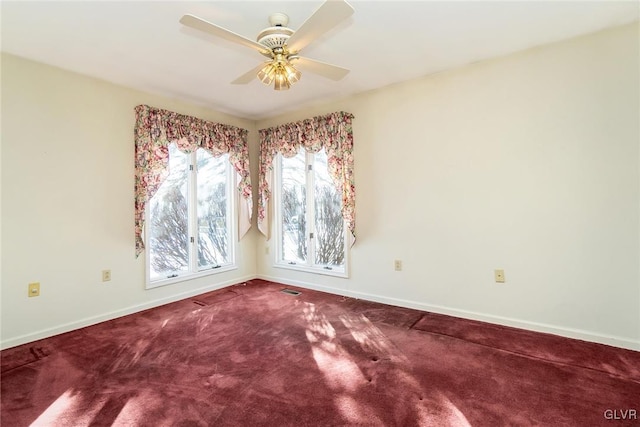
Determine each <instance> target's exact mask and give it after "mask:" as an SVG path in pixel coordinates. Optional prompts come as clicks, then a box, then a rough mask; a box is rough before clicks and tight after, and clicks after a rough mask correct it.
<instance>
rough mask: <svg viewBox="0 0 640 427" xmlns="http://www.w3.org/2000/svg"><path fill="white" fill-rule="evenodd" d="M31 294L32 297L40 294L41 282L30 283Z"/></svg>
mask: <svg viewBox="0 0 640 427" xmlns="http://www.w3.org/2000/svg"><path fill="white" fill-rule="evenodd" d="M29 296H30V297H39V296H40V282H33V283H29Z"/></svg>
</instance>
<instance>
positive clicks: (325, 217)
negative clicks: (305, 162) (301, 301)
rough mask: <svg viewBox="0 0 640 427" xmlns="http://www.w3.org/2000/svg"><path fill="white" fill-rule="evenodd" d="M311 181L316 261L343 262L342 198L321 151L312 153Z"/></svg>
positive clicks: (326, 262) (319, 262)
mask: <svg viewBox="0 0 640 427" xmlns="http://www.w3.org/2000/svg"><path fill="white" fill-rule="evenodd" d="M313 174H314V183H315V200H314V202H315V207H314V208H315V216H316V218H315V245H316V259H315V263H316V264H321V265H334V266H338V265H343V264H344V230H343V228H344V221H343V219H342V198H341V197H340V194H339V193H338V191H337V190H336V187H335V185H334V184H333V180H332V179H331V177H330V176H329V172H328V170H327V155H326V153H325V152H324V150H322V151H320V152H318V153H316V154H315V157H314V164H313Z"/></svg>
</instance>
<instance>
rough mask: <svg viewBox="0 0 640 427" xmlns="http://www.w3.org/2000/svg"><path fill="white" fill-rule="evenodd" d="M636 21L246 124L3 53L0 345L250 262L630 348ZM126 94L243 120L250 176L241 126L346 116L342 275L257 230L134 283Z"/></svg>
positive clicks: (326, 285)
mask: <svg viewBox="0 0 640 427" xmlns="http://www.w3.org/2000/svg"><path fill="white" fill-rule="evenodd" d="M637 35H638V27H637V25H634V26H627V27H623V28H618V29H614V30H610V31H605V32H602V33H599V34H595V35H591V36H587V37H582V38H578V39H575V40H570V41H567V42H562V43H558V44H554V45H551V46H548V47H543V48H539V49H534V50H531V51H527V52H523V53H519V54H516V55H511V56H509V57H505V58H502V59H496V60H491V61H486V62H483V63H478V64H474V65H472V66H468V67H465V68H462V69H459V70H455V71H452V72H447V73H441V74H438V75H435V76H430V77H425V78H423V79H419V80H415V81H411V82H406V83H403V84H398V85H394V86H391V87H388V88H384V89H381V90H377V91H374V92H369V93H365V94H361V95H358V96H355V97H350V98H348V99H345V100H342V101H340V102H335V103H331V104H324V105H318V106H316V107H314V108H307V109H304V110H301V111H298V112H296V113H295V114H288V115H285V116H281V117H277V118H273V119H269V120H263V121H259V122H258V123H255V122H252V121H248V120H243V119H238V118H234V117H231V116H228V115H224V114H221V113H217V112H214V111H210V110H207V109H204V108H198V107H195V106H191V105H187V104H184V103H180V102H176V101H172V100H169V99H165V98H160V97H156V96H152V95H148V94H144V93H141V92H136V91H133V90H129V89H125V88H122V87H118V86H115V85H111V84H108V83H105V82H102V81H98V80H94V79H91V78H88V77H83V76H80V75H77V74H73V73H69V72H66V71H63V70H60V69H56V68H52V67H48V66H45V65H42V64H37V63H33V62H30V61H26V60H22V59H19V58H16V57H12V56H6V55H3V56H2V146H1V150H0V151H1V154H2V157H1V162H2V163H1V166H2V171H1V178H0V179H1V181H0V182H1V186H2V194H1V196H2V197H1V201H0V203H1V205H0V206H1V209H2V234H1V239H2V266H1V267H2V272H1V279H2V284H1V286H0V291H1V298H2V302H1V306H0V308H1V310H2V313H1V317H0V318H1V321H2V326H1V328H2V329H1V331H2V332H1V334H2V335H1V339H2V345H3V346H4V347H7V346H10V345H15V344H19V343H22V342H27V341H31V340H33V339H37V338H39V337H43V336H47V335H51V334H53V333H57V332H61V331H64V330H69V329H73V328H76V327H78V326H82V325H85V324H90V323H94V322H96V321H99V320H103V319H107V318H110V317H114V316H118V315H121V314H124V313H128V312H132V311H135V310H139V309H141V308H145V307H149V306H153V305H156V304H160V303H162V302H165V301H170V300H174V299H178V298H181V297H185V296H187V295H189V294H195V293H198V292H202V291H204V290H206V289H211V288H215V287H219V286H223V285H225V284H230V283H234V282H238V281H242V280H244V279H246V278H249V277H254V276H255V275H256V274H257V275H259V276H262V277H267V278H272V279H276V280H280V281H282V282H285V283H291V284H298V285H303V286H308V287H313V288H317V289H325V290H330V291H332V292H336V293H342V294H347V295H353V296H358V297H362V298H368V299H372V300H378V301H383V302H389V303H394V304H398V305H405V306H410V307H416V308H421V309H427V310H432V311H436V312H442V313H450V314H455V315H460V316H464V317H469V318H476V319H484V320H489V321H493V322H497V323H503V324H510V325H517V326H523V327H527V328H530V329H534V330H545V331H551V332H555V333H559V334H562V335H567V336H576V337H580V338H585V339H590V340H594V341H600V342H608V343H612V344H616V345H621V346H625V347H630V348H637V349H640V247H639V246H640V171H639V170H640V149H639V144H640V130H639V117H640V111H639V110H640V107H639V101H638V99H639V98H638V94H639V85H638V79H639V77H638V75H639V65H638V61H639V60H638V51H639V49H638V47H639V46H638V38H637ZM142 103H146V104H150V105H153V106H156V107H160V108H168V109H171V110H174V111H178V112H181V113H185V114H191V115H195V116H198V117H202V118H205V119H209V120H214V121H219V122H223V123H228V124H232V125H236V126H240V127H244V128H246V129H249V131H250V154H251V162H252V165H251V167H252V172H253V174H254V175H253V182H254V184H255V183H256V182H257V180H256V177H255V173H256V171H257V153H258V151H257V132H256V130H257V129H259V128H263V127H267V126H271V125H274V124H279V123H284V122H288V121H293V120H298V119H303V118H306V117H311V116H313V115H317V114H325V113H328V112H331V111H336V110H346V111H349V112H351V113H354V114H355V117H356V118H355V121H354V136H355V145H356V148H355V162H356V185H357V205H356V214H357V233H358V241H357V242H356V244H355V246H354V247H353V249H352V252H351V256H352V259H351V277H350V278H349V279H339V278H332V277H327V276H321V277H318V276H313V275H309V274H305V273H297V272H291V271H289V270H283V269H278V268H274V267H273V266H272V260H271V259H270V255H267V254H265V247H266V246H271V245H272V242H267V241H265V240H264V238H262V237H261V236H259V235H258V234H257V232H256V230H255V227H254V228H253V229H252V231H251V232H250V234H249V235H248V236H247V237H246V238H245V239H243V241H242V242H241V244H240V260H241V261H240V268H239V269H238V270H237V271H235V272H231V273H226V274H223V275H220V276H214V277H213V279H212V280H211V279H200V280H196V281H191V282H183V283H181V284H178V285H173V286H167V287H162V288H157V289H153V290H145V289H144V261H143V258H142V257H141V258H140V259H138V260H136V259H135V258H134V256H133V253H134V252H133V251H134V249H133V204H132V200H133V137H132V135H133V126H134V116H133V108H134V106H135V105H137V104H142ZM270 253H271V254H273V253H274V251H273V250H271V251H270ZM394 259H401V260H402V261H403V267H404V269H403V271H401V272H395V271H393V260H394ZM105 268H110V269H111V270H112V274H113V280H112V281H111V282H109V283H108V284H104V283H102V282H101V281H100V271H101V270H102V269H105ZM494 268H504V269H505V271H506V278H507V283H506V284H496V283H494V281H493V269H494ZM32 281H40V282H41V283H42V295H41V296H40V297H38V298H27V292H26V290H27V289H26V287H27V283H29V282H32Z"/></svg>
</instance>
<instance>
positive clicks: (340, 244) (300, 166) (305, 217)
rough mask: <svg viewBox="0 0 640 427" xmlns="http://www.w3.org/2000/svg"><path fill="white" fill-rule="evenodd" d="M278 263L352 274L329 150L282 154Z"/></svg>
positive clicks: (278, 178) (278, 170)
mask: <svg viewBox="0 0 640 427" xmlns="http://www.w3.org/2000/svg"><path fill="white" fill-rule="evenodd" d="M275 175H276V185H275V186H274V187H275V190H274V196H275V201H276V203H275V206H276V239H275V240H276V248H277V250H276V252H277V255H276V257H277V258H276V266H279V267H287V268H294V269H301V270H306V271H312V272H316V273H323V274H330V275H338V276H346V274H347V271H346V265H347V263H346V254H347V244H346V243H347V242H346V237H345V232H344V230H345V226H344V219H343V217H342V213H341V212H342V211H341V209H342V202H341V197H340V194H339V193H338V191H337V190H336V186H335V184H334V183H333V181H332V179H331V177H330V176H329V173H328V171H327V155H326V153H325V151H324V150H322V151H319V152H317V153H307V152H306V151H305V150H304V149H302V148H301V149H300V151H299V152H298V153H297V155H296V156H294V157H291V158H285V157H283V156H282V155H278V156H277V157H276V165H275Z"/></svg>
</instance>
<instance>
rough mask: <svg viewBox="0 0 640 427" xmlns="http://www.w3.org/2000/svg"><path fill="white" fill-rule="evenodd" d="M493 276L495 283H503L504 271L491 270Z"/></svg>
mask: <svg viewBox="0 0 640 427" xmlns="http://www.w3.org/2000/svg"><path fill="white" fill-rule="evenodd" d="M493 275H494V276H495V279H496V283H504V282H505V279H504V270H503V269H501V268H499V269H497V270H493Z"/></svg>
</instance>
